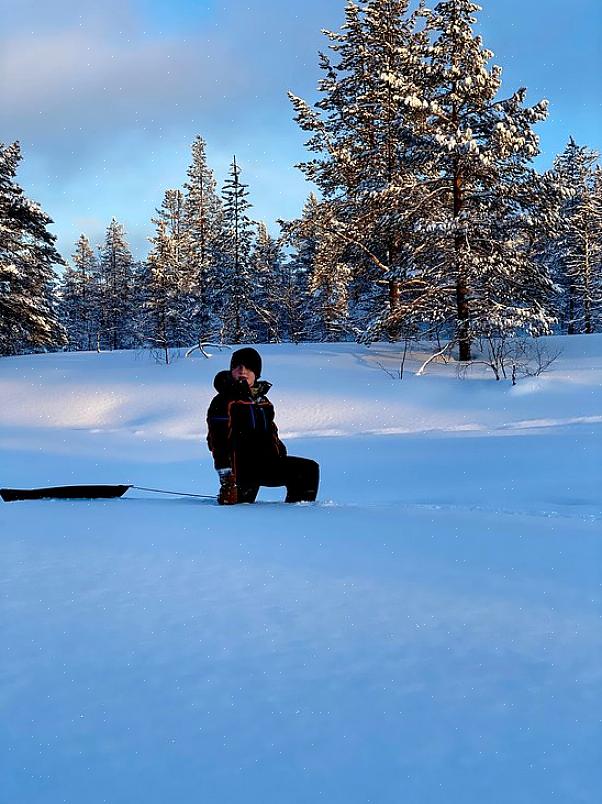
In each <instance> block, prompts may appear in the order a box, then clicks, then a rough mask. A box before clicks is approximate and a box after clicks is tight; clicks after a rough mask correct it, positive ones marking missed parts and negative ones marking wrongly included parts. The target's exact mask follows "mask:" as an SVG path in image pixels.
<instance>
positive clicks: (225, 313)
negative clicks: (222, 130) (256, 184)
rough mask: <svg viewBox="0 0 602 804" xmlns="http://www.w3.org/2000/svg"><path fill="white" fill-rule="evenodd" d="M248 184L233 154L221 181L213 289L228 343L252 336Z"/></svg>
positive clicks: (249, 338)
mask: <svg viewBox="0 0 602 804" xmlns="http://www.w3.org/2000/svg"><path fill="white" fill-rule="evenodd" d="M248 194H249V193H248V185H246V184H243V183H242V182H241V180H240V168H239V166H238V164H237V163H236V157H234V159H233V161H232V164H231V166H230V175H229V178H228V179H226V181H225V183H224V189H223V193H222V197H223V201H224V240H223V249H222V256H221V260H220V266H219V276H218V280H217V282H216V289H217V292H218V294H219V302H218V303H219V308H220V317H221V321H222V337H223V339H224V340H226V341H230V342H231V343H242V342H248V341H254V340H255V337H256V336H255V333H254V331H253V328H252V323H253V316H254V307H255V304H254V286H253V279H252V276H251V248H252V242H253V233H254V227H255V225H254V222H253V221H252V220H251V218H250V217H249V216H248V214H247V213H248V211H249V210H250V209H251V204H250V203H249V201H248V200H247V197H248Z"/></svg>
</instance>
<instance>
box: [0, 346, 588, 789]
mask: <svg viewBox="0 0 602 804" xmlns="http://www.w3.org/2000/svg"><path fill="white" fill-rule="evenodd" d="M552 345H553V346H560V347H561V348H562V350H563V352H562V355H561V357H560V358H559V359H558V360H557V361H556V362H555V363H554V364H553V366H552V367H551V369H550V370H549V371H548V372H547V373H545V374H543V375H541V376H540V377H538V378H532V379H523V380H521V381H520V382H519V384H518V385H517V386H516V387H515V388H512V386H511V385H510V383H507V382H500V383H497V382H495V381H494V380H493V379H492V378H491V375H490V374H487V373H486V371H485V370H483V371H475V372H474V373H473V374H472V376H471V377H470V378H468V379H465V380H458V379H457V378H456V376H455V370H454V368H453V366H451V365H447V366H445V365H431V366H430V367H429V370H428V372H427V374H426V375H425V376H423V377H416V376H414V373H413V372H415V371H416V369H417V367H418V365H419V364H420V356H418V355H416V356H414V357H413V358H412V359H411V360H410V361H409V362H408V364H406V369H405V375H404V379H403V381H401V382H400V381H399V380H395V379H393V378H391V377H390V376H388V375H387V373H385V371H384V370H383V369H382V368H381V367H380V365H379V364H382V366H384V367H385V368H387V369H389V370H390V371H395V369H396V368H397V367H398V364H399V358H398V354H397V351H396V347H395V346H394V345H388V344H387V345H385V344H380V345H374V346H372V347H371V348H370V349H367V348H365V347H362V346H358V345H355V344H312V345H302V346H293V345H272V346H265V347H261V352H262V354H263V357H264V376H265V378H266V379H268V380H270V381H271V382H273V385H274V387H273V389H272V392H271V394H270V396H271V398H272V401H273V402H274V404H275V407H276V413H277V421H278V423H279V426H280V431H281V435H282V437H283V440H285V442H286V443H287V446H288V447H289V452H290V453H291V454H297V455H303V456H307V457H313V458H315V459H317V460H318V461H319V462H320V464H321V468H322V486H321V491H320V502H319V503H318V504H316V505H303V504H302V505H294V506H286V505H284V504H281V503H280V502H279V500H281V499H282V496H283V494H282V490H280V489H262V491H261V492H260V497H259V502H258V503H257V504H256V505H254V506H248V505H246V506H238V507H234V508H220V507H218V506H217V505H215V504H214V502H213V501H212V500H203V499H193V498H178V497H168V496H161V495H150V494H147V493H145V492H140V491H130V492H129V493H128V494H127V496H126V497H124V498H123V499H121V500H115V501H82V502H75V501H40V502H29V503H11V504H1V503H0V531H1V533H2V537H1V539H0V562H1V563H0V581H1V584H2V586H1V598H0V635H1V640H0V643H1V650H2V661H1V663H0V705H1V708H0V712H1V726H0V801H1V802H2V804H55V803H56V804H59V802H60V803H61V804H62V803H63V802H67V804H100V803H101V802H108V804H138V802H141V803H144V804H151V803H153V804H154V803H156V804H171V802H176V803H177V804H193V802H194V804H196V803H197V802H203V803H205V802H207V804H243V803H244V804H247V803H249V804H250V803H252V804H314V803H315V802H319V801H324V802H328V804H369V803H371V804H402V802H403V803H405V802H407V803H408V804H429V803H430V802H437V804H439V803H440V804H443V803H445V804H452V803H454V804H455V802H458V804H460V803H461V804H472V803H473V802H475V803H476V802H478V803H479V804H488V803H493V802H496V803H497V802H499V803H500V804H502V802H503V804H508V802H512V803H513V804H515V803H523V802H524V804H534V803H539V802H542V803H543V802H545V803H546V804H547V803H548V802H562V803H564V802H567V803H569V802H570V803H571V804H572V802H588V803H589V802H591V803H592V804H593V803H594V802H596V803H597V802H599V801H600V800H602V726H601V723H602V703H601V701H602V628H601V625H602V623H601V614H602V606H601V599H602V585H601V582H602V336H590V337H572V338H555V339H553V341H552ZM228 359H229V358H228V355H227V353H223V354H221V355H220V354H216V355H215V356H214V357H213V358H212V359H211V360H206V359H204V358H203V357H202V356H197V357H196V358H194V359H184V358H182V359H179V360H175V361H174V362H173V363H172V364H171V365H170V366H164V365H159V364H157V363H155V362H154V361H153V360H152V358H151V357H149V356H148V355H140V354H135V353H128V352H122V353H113V354H100V355H97V354H81V353H80V354H51V355H37V356H28V357H19V358H6V359H2V360H0V399H1V402H2V404H1V406H0V449H1V452H0V485H2V486H17V487H20V486H38V485H57V484H70V483H78V482H81V483H96V482H98V483H103V482H107V483H117V482H119V483H134V484H137V485H140V486H150V487H154V488H156V487H159V488H165V489H174V490H178V491H188V492H192V493H197V494H213V493H214V492H215V490H216V480H215V473H214V471H213V468H212V464H211V460H210V455H209V452H208V451H207V449H206V446H205V443H204V437H205V423H204V420H205V410H206V407H207V405H208V402H209V400H210V398H211V396H212V393H213V391H212V380H213V376H214V374H215V373H216V372H217V371H218V370H219V369H221V368H223V367H225V366H226V364H227V361H228Z"/></svg>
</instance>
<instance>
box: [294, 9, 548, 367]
mask: <svg viewBox="0 0 602 804" xmlns="http://www.w3.org/2000/svg"><path fill="white" fill-rule="evenodd" d="M478 10H479V7H478V6H476V5H475V4H474V3H472V2H470V1H469V0H448V2H440V3H439V4H438V5H437V6H436V7H435V9H434V11H432V12H429V11H427V10H426V9H425V8H424V7H423V6H422V4H419V6H418V8H417V9H416V10H414V11H411V10H410V6H409V3H408V2H387V1H386V0H360V1H359V2H358V3H348V4H347V10H346V23H345V26H344V29H343V32H342V33H340V34H332V33H329V34H328V36H329V38H330V40H331V43H332V44H331V46H330V47H331V50H333V51H334V52H335V53H336V54H337V56H338V62H337V63H336V64H332V63H331V61H330V60H329V59H328V58H327V57H326V56H321V67H322V69H323V70H324V72H325V78H324V79H323V80H322V81H321V82H320V90H321V93H322V98H321V99H320V101H319V102H318V103H317V104H316V106H315V108H314V109H310V108H309V106H308V105H307V104H306V103H305V102H303V101H301V100H300V99H299V98H295V97H293V98H292V100H293V103H294V106H295V111H296V116H297V120H298V122H299V124H300V125H301V127H302V128H303V129H304V130H307V131H310V132H311V133H312V137H311V139H310V140H309V141H308V143H307V145H308V147H309V148H310V150H312V151H314V152H316V153H317V155H318V156H317V157H316V158H315V159H313V160H312V161H310V162H308V163H306V164H304V165H302V169H303V170H304V172H305V173H306V175H307V176H308V178H309V179H310V180H312V181H314V182H315V183H316V184H317V185H318V186H319V187H320V189H321V191H322V194H323V197H324V202H323V203H324V204H325V205H327V206H328V207H329V213H330V214H329V215H328V216H326V217H325V220H326V221H327V223H328V226H329V230H328V231H327V232H325V233H326V234H327V235H331V236H332V237H333V238H335V239H336V240H339V241H340V242H341V243H342V244H343V247H344V250H343V252H342V254H341V256H340V258H339V259H340V260H341V261H342V262H343V263H346V264H347V265H348V266H349V268H350V269H351V270H350V271H349V279H350V283H349V287H348V304H349V307H350V313H351V316H352V319H355V322H356V329H360V330H361V329H362V328H367V337H368V338H372V337H375V336H377V335H379V334H381V333H384V334H387V335H388V336H389V337H399V336H402V335H405V334H407V333H408V332H412V331H417V330H421V331H422V332H424V331H425V329H426V330H427V331H428V329H434V328H437V329H440V328H442V327H447V328H448V329H449V330H450V334H451V336H452V338H453V339H454V340H455V341H456V342H457V343H458V345H459V352H460V359H461V360H469V359H470V357H471V343H472V341H473V339H474V338H476V337H480V336H483V335H485V336H495V335H496V334H499V335H506V334H508V333H511V332H514V331H516V330H519V329H522V330H526V331H529V332H534V333H535V332H545V331H547V330H548V329H549V326H550V324H551V322H552V320H553V316H552V314H551V311H550V310H549V309H548V308H547V307H546V301H547V299H548V298H549V296H550V294H551V293H552V292H553V283H552V282H551V279H550V277H549V276H548V275H547V274H546V271H545V269H543V268H542V264H543V263H542V260H541V253H540V251H541V243H542V242H543V241H544V240H545V237H546V234H548V233H549V232H550V231H551V230H552V229H553V227H554V225H555V223H556V222H557V217H556V215H557V204H556V203H555V201H556V198H555V187H554V182H553V180H552V178H551V177H550V176H543V177H541V176H538V174H537V173H536V172H535V170H534V169H533V167H532V164H531V163H532V160H533V158H534V157H535V156H536V154H537V152H538V139H537V137H536V135H535V133H534V132H533V125H534V124H535V123H537V122H539V121H541V120H543V119H545V117H546V103H545V102H541V103H538V104H536V105H535V106H533V107H531V108H528V107H525V106H524V100H525V93H526V91H525V90H524V89H521V90H519V91H518V92H517V93H515V94H514V95H513V96H512V97H511V98H509V99H507V100H497V99H496V98H497V94H498V91H499V88H500V83H501V70H500V69H499V68H498V67H492V68H490V67H489V61H490V59H491V57H492V54H491V53H490V52H489V51H487V50H486V49H485V48H484V47H483V44H482V42H481V39H480V38H479V37H478V36H475V35H474V32H473V25H474V24H475V21H476V20H475V18H474V16H473V14H474V13H475V12H476V11H478ZM385 290H386V297H385V295H384V291H385ZM362 320H363V321H364V324H363V327H362Z"/></svg>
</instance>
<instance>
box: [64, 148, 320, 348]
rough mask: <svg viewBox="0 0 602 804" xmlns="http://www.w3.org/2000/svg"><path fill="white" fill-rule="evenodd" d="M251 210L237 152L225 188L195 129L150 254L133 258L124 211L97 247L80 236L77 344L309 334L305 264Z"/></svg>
mask: <svg viewBox="0 0 602 804" xmlns="http://www.w3.org/2000/svg"><path fill="white" fill-rule="evenodd" d="M250 210H251V204H250V202H249V200H248V188H247V185H246V184H245V183H244V182H243V180H242V176H241V169H240V167H239V165H238V164H237V162H236V158H234V160H233V162H232V164H231V166H230V171H229V175H228V178H227V179H226V181H225V183H224V186H223V188H222V191H221V193H218V192H217V183H216V180H215V176H214V173H213V171H212V169H211V168H210V167H209V166H208V164H207V158H206V148H205V142H204V141H203V140H202V139H201V137H197V138H196V140H195V142H194V143H193V145H192V161H191V164H190V167H189V169H188V171H187V179H186V181H185V183H184V185H183V187H182V188H178V189H169V190H167V191H166V192H165V196H164V198H163V202H162V204H161V207H160V208H159V209H158V210H157V214H156V217H155V218H153V220H152V223H153V225H154V234H153V236H152V237H150V238H149V240H150V245H151V248H150V252H149V255H148V258H147V259H146V260H145V261H144V262H142V263H139V264H137V263H136V262H135V260H134V258H133V256H132V254H131V251H130V249H129V246H128V243H127V240H126V234H125V231H124V228H123V226H122V225H121V224H120V223H118V222H117V221H116V220H113V221H112V222H111V224H110V225H109V227H108V229H107V233H106V237H105V241H104V243H103V245H102V246H101V247H100V248H99V254H98V256H96V255H95V253H94V250H93V248H92V246H91V244H90V242H89V240H88V238H87V237H86V236H85V235H82V236H81V237H80V239H79V241H78V243H77V246H76V250H75V253H74V254H73V259H72V263H73V264H72V265H71V266H69V267H68V268H67V269H66V270H65V272H64V274H63V277H62V279H61V281H60V283H59V288H58V295H59V299H60V302H59V312H60V316H61V320H62V323H63V325H64V327H65V329H66V332H67V337H68V343H69V348H72V349H92V348H98V349H122V348H131V347H135V346H140V345H146V346H149V347H153V348H158V349H165V350H167V349H169V348H171V347H179V346H189V345H191V344H193V343H195V342H198V341H199V340H202V341H214V340H219V341H220V342H231V343H241V342H243V341H245V342H248V341H282V340H296V341H298V340H301V339H302V338H308V337H310V332H309V329H308V327H307V326H306V324H307V321H306V317H305V315H304V311H303V310H302V300H303V299H304V298H305V297H306V295H307V293H306V288H305V287H304V271H303V270H302V268H301V267H300V266H299V265H298V264H297V262H296V261H295V259H294V258H293V257H291V255H290V254H288V255H287V256H286V258H285V255H284V246H283V242H282V241H281V240H277V239H275V238H274V237H272V236H271V235H270V234H269V232H268V230H267V227H266V226H265V224H263V223H261V222H255V221H254V220H252V219H251V217H250Z"/></svg>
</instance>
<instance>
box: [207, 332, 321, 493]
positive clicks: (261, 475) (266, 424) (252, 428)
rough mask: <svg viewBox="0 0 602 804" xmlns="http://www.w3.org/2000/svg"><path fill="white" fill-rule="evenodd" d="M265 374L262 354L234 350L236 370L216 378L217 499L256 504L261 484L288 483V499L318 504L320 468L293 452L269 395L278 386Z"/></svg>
mask: <svg viewBox="0 0 602 804" xmlns="http://www.w3.org/2000/svg"><path fill="white" fill-rule="evenodd" d="M260 376H261V356H260V355H259V353H258V352H257V351H256V350H255V349H251V348H248V347H247V348H244V349H238V350H237V351H236V352H234V353H233V354H232V360H231V362H230V371H220V372H219V373H218V374H216V376H215V379H214V381H213V385H214V387H215V390H216V391H217V396H215V397H214V398H213V399H212V401H211V404H210V405H209V410H208V411H207V426H208V430H209V432H208V434H207V444H208V445H209V449H210V450H211V453H212V454H213V462H214V465H215V468H216V469H217V472H218V474H219V479H220V490H219V494H218V498H217V501H218V503H219V504H220V505H235V504H236V503H252V502H255V498H256V497H257V492H258V491H259V487H260V486H286V500H285V502H288V503H296V502H313V501H314V500H315V499H316V495H317V493H318V483H319V475H320V468H319V466H318V464H317V463H316V462H315V461H311V460H308V459H307V458H293V457H291V456H290V455H287V452H286V447H285V446H284V444H283V443H282V441H281V440H280V439H279V438H278V429H277V427H276V424H275V422H274V407H273V405H272V403H271V402H270V400H269V399H268V398H267V396H266V394H267V392H268V391H269V390H270V388H271V387H272V386H271V384H270V383H269V382H266V381H265V380H260V379H259V377H260Z"/></svg>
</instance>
